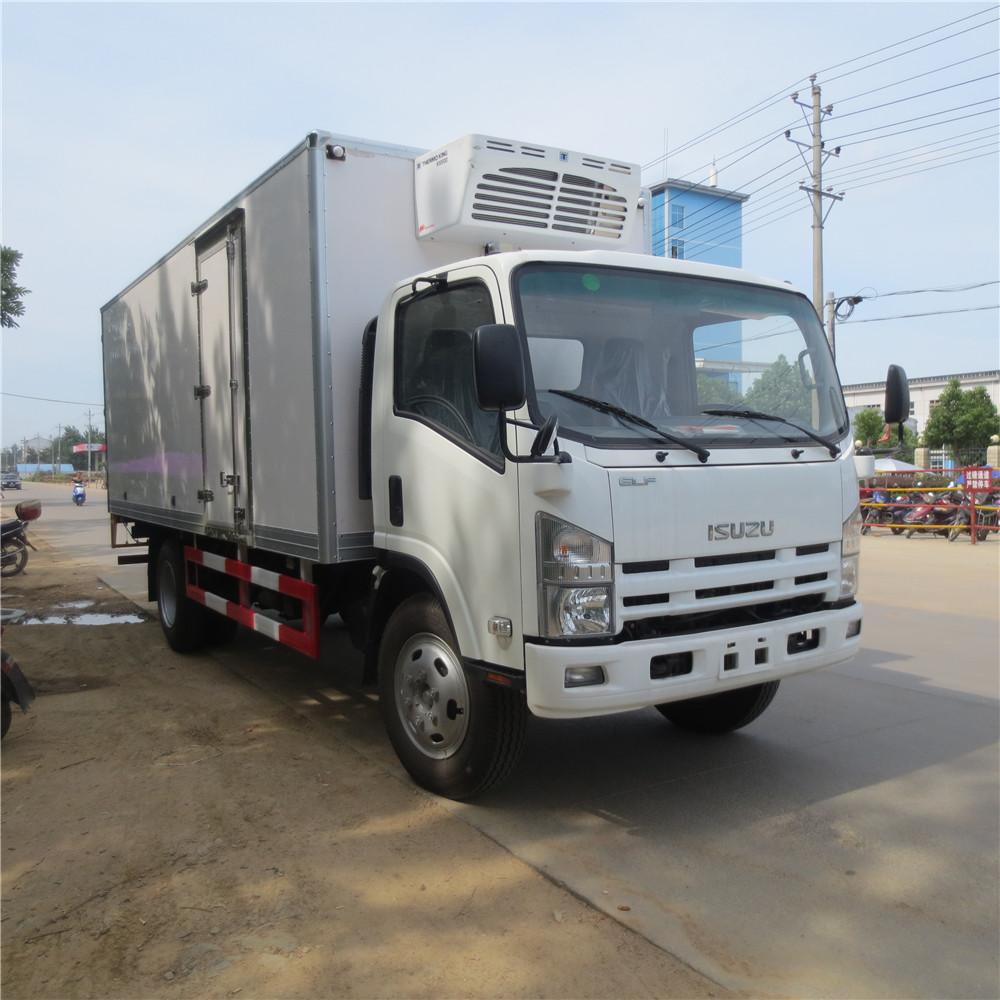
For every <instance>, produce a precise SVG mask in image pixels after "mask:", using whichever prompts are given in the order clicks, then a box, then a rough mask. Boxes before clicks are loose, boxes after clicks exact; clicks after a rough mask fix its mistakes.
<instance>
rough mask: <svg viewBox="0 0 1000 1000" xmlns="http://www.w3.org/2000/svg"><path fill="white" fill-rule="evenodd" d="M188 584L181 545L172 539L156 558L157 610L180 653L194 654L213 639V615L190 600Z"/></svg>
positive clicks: (166, 631) (165, 632) (170, 643)
mask: <svg viewBox="0 0 1000 1000" xmlns="http://www.w3.org/2000/svg"><path fill="white" fill-rule="evenodd" d="M185 580H186V575H185V569H184V560H183V558H182V556H181V549H180V545H178V543H177V542H176V541H174V540H173V539H168V540H167V541H165V542H163V544H162V545H161V546H160V550H159V552H158V553H157V556H156V606H157V609H158V610H159V612H160V628H162V629H163V634H164V635H165V636H166V639H167V642H168V643H169V645H170V648H171V649H172V650H174V651H175V652H177V653H191V652H193V651H194V650H196V649H200V648H201V647H202V646H204V645H205V643H206V642H208V641H209V639H210V638H211V624H212V623H211V622H210V620H209V619H210V616H211V612H209V611H207V610H206V609H205V607H204V605H201V604H198V603H197V601H192V600H191V599H190V598H189V597H188V596H187V594H186V593H185V590H186V587H185ZM212 617H214V616H212Z"/></svg>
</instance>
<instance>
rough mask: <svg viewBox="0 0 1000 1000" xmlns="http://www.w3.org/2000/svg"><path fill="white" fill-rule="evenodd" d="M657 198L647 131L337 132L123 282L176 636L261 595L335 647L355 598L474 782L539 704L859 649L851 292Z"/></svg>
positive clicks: (130, 422)
mask: <svg viewBox="0 0 1000 1000" xmlns="http://www.w3.org/2000/svg"><path fill="white" fill-rule="evenodd" d="M331 151H332V152H331ZM660 211H661V206H659V205H658V203H657V202H656V201H655V199H654V198H653V197H652V196H651V195H650V193H649V192H648V191H644V190H643V189H642V187H641V183H640V178H639V167H638V166H637V165H636V164H634V163H628V162H626V161H624V160H619V159H613V158H609V157H605V156H595V155H591V154H583V153H579V152H574V151H572V150H567V149H563V148H561V147H554V146H544V145H539V144H534V143H524V142H519V141H516V140H511V139H502V138H499V137H496V136H488V135H470V136H465V137H464V138H462V139H459V140H456V141H455V142H452V143H450V144H448V145H446V146H443V147H441V148H439V149H436V150H433V151H431V152H429V153H428V152H424V151H421V150H416V149H410V148H404V147H401V146H393V145H388V144H384V143H375V142H369V141H367V140H361V139H353V138H349V137H346V136H340V135H333V134H330V133H325V132H314V133H311V134H309V135H308V136H306V137H305V139H304V140H303V141H302V142H300V143H299V144H297V145H296V146H295V147H294V148H293V149H292V150H290V151H289V152H288V154H287V155H285V156H284V157H282V158H281V159H280V160H279V161H278V162H277V163H276V164H275V165H274V166H273V167H271V168H270V169H269V170H267V171H266V172H265V173H264V174H262V175H261V176H260V177H258V178H257V179H256V180H255V181H253V182H252V183H251V184H250V185H248V186H247V187H246V188H245V189H244V190H243V191H241V192H239V193H238V194H237V195H236V196H235V197H234V198H233V199H232V200H231V201H229V202H228V203H227V204H226V205H224V206H223V207H222V208H220V209H219V211H218V212H216V213H215V214H214V215H213V216H212V217H211V218H209V219H207V220H206V221H205V222H204V223H203V224H202V225H200V226H198V227H197V228H196V229H195V230H194V231H193V232H192V233H191V234H190V235H189V236H188V237H186V238H185V239H183V240H181V241H180V242H179V243H178V244H177V245H176V246H175V247H174V248H173V249H172V250H170V251H169V252H168V253H167V254H165V255H164V256H163V257H162V258H161V259H160V260H159V261H157V262H156V263H155V264H154V265H153V266H152V267H150V268H149V269H148V270H147V271H145V272H144V273H143V274H141V275H140V277H138V278H137V279H136V280H135V281H134V282H132V283H131V284H130V285H129V286H128V287H127V288H125V289H124V290H123V291H122V292H120V293H119V294H118V295H116V296H115V297H114V298H113V299H112V300H111V301H110V302H108V303H107V304H106V305H105V306H104V307H103V309H102V311H101V325H102V345H103V356H104V379H105V399H106V401H107V402H106V414H105V416H106V421H107V430H108V508H109V512H110V515H111V519H112V545H113V546H116V547H117V546H118V538H119V537H124V538H125V539H126V540H127V544H128V546H129V552H128V553H126V554H125V555H123V556H122V557H121V558H122V559H123V560H125V561H129V562H136V561H137V560H143V559H144V560H145V561H146V564H147V581H148V590H149V596H150V599H151V600H155V601H157V603H158V606H159V610H160V621H161V626H162V629H163V632H164V636H165V638H166V640H167V642H168V643H169V644H170V646H171V648H172V649H174V650H175V651H177V652H179V653H185V652H190V651H192V650H196V649H199V648H201V647H202V646H204V645H205V644H206V643H209V642H214V643H218V642H221V641H225V640H227V639H228V638H230V637H231V636H232V635H233V634H234V632H235V629H236V628H237V627H238V626H239V625H240V624H242V625H244V626H246V627H247V628H250V629H253V630H254V631H256V632H260V633H262V634H264V635H267V636H269V637H270V638H271V639H274V640H276V641H278V642H281V643H284V644H286V645H289V646H291V647H292V648H294V649H297V650H299V651H301V652H303V653H305V654H306V655H309V656H312V657H315V658H322V655H323V652H324V650H323V645H324V644H323V636H324V631H323V625H324V622H326V620H327V619H328V618H329V617H330V616H331V615H333V614H339V616H340V618H341V620H342V621H343V623H344V625H345V626H346V628H347V630H348V633H349V635H350V638H351V640H352V642H353V643H354V644H355V645H356V646H357V648H358V649H359V651H360V652H361V654H362V656H363V658H364V671H365V682H366V683H368V684H371V685H377V687H378V691H379V694H380V700H381V705H382V711H383V715H384V719H385V725H386V730H387V733H388V736H389V739H390V740H391V742H392V745H393V747H394V749H395V751H396V753H397V754H398V755H399V758H400V760H401V761H402V763H403V765H404V766H405V767H406V769H407V770H408V771H409V773H410V774H411V775H412V776H413V778H414V780H415V781H417V782H418V783H420V784H421V785H423V786H424V787H426V788H429V789H431V790H433V791H434V792H437V793H438V794H441V795H446V796H450V797H453V798H459V799H465V798H471V797H473V796H476V795H478V794H480V793H482V792H483V791H485V790H486V789H488V788H490V787H491V786H493V785H495V784H496V783H497V782H499V781H501V780H503V779H504V778H506V777H507V776H508V775H509V774H510V773H511V772H512V771H513V769H514V768H515V766H516V763H517V760H518V756H519V753H520V750H521V747H522V745H523V742H524V735H525V732H526V726H527V721H528V719H529V717H530V716H531V715H536V716H542V717H551V718H583V717H587V716H594V715H602V714H608V713H612V712H624V711H628V710H632V709H640V708H648V707H656V708H658V709H659V710H660V712H661V713H662V714H663V715H664V716H665V717H666V718H667V719H668V720H669V721H670V722H671V723H672V724H673V725H676V726H680V727H684V728H688V729H695V730H699V731H704V732H725V731H729V730H732V729H736V728H739V727H741V726H745V725H747V724H748V723H750V722H752V721H753V720H754V719H756V718H757V717H758V716H759V715H760V714H761V713H762V712H763V711H764V710H765V708H766V707H767V706H768V704H769V703H770V702H771V700H772V698H773V697H774V693H775V691H776V690H777V687H778V684H779V683H780V681H781V680H783V679H784V678H786V677H789V676H792V675H794V674H796V673H800V672H802V671H805V670H812V669H816V668H819V667H823V666H827V665H830V664H833V663H838V662H841V661H843V660H845V659H848V658H850V657H851V656H853V655H854V653H855V652H856V651H857V649H858V646H859V643H860V632H861V621H862V618H863V611H862V608H861V605H860V603H859V602H858V601H857V584H858V568H859V567H858V562H859V558H860V556H859V549H860V518H859V513H858V491H857V473H856V468H855V456H854V446H853V442H852V440H851V434H850V423H849V420H848V415H847V409H846V407H845V406H844V400H843V394H842V392H841V389H840V383H839V381H838V378H837V372H836V368H835V366H834V363H833V359H832V356H831V354H830V349H829V346H828V344H827V342H826V338H825V337H824V334H823V328H822V325H821V323H820V321H819V318H818V317H817V315H816V312H815V310H814V309H813V307H812V305H811V303H810V301H809V299H808V298H807V297H806V296H805V295H803V294H802V293H801V292H799V291H796V290H795V289H792V288H790V287H789V286H788V285H787V284H785V283H784V282H782V281H775V280H771V279H768V278H763V277H760V276H757V275H754V274H750V273H748V272H746V271H743V270H741V269H734V268H725V267H718V266H714V265H711V264H704V263H697V262H693V261H684V260H674V259H664V258H662V257H656V256H653V255H652V253H651V248H652V246H653V228H654V226H658V225H661V224H662V217H661V216H660V215H659V214H658V213H659V212H660ZM657 220H658V221H657ZM907 409H908V407H907V386H906V380H905V375H904V374H903V373H902V370H901V369H898V368H895V366H893V367H892V368H890V374H889V378H888V380H887V392H886V420H887V422H890V423H894V422H898V421H900V420H902V419H904V418H905V415H906V413H907ZM748 413H749V414H757V415H758V416H759V415H761V414H764V415H766V417H767V419H759V420H758V419H746V415H747V414H748ZM765 526H766V530H765ZM119 528H124V529H125V530H124V533H122V532H119V530H118V529H119ZM137 544H141V545H144V546H146V551H145V553H143V554H137V551H136V549H135V546H136V545H137Z"/></svg>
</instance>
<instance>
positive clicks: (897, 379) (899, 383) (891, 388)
mask: <svg viewBox="0 0 1000 1000" xmlns="http://www.w3.org/2000/svg"><path fill="white" fill-rule="evenodd" d="M909 415H910V383H909V382H908V381H907V378H906V372H905V371H903V369H902V368H900V367H899V365H889V370H888V372H886V376H885V422H886V423H887V424H902V423H903V421H904V420H906V418H907V417H908V416H909Z"/></svg>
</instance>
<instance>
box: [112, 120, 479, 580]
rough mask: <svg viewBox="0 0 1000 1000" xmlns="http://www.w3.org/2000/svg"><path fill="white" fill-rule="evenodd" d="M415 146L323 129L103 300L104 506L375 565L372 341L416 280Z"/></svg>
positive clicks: (451, 251)
mask: <svg viewBox="0 0 1000 1000" xmlns="http://www.w3.org/2000/svg"><path fill="white" fill-rule="evenodd" d="M418 152H419V151H418V150H412V149H404V148H402V147H394V146H386V145H374V144H371V143H367V142H363V141H358V140H351V139H347V138H341V137H336V138H335V137H333V136H330V135H328V134H324V133H313V134H311V135H310V136H309V137H308V138H307V139H306V140H305V141H304V142H303V143H301V144H300V145H299V146H297V147H296V148H295V149H293V150H292V151H291V152H290V153H289V154H288V155H287V156H285V157H284V158H283V159H282V160H280V161H279V162H278V163H277V164H275V165H274V166H273V167H272V168H271V169H270V170H268V171H267V172H266V173H265V174H264V175H262V176H261V177H260V178H258V179H257V180H256V181H254V182H253V183H252V184H251V185H250V186H249V187H247V188H246V189H245V190H244V191H243V192H241V193H240V194H239V195H237V197H235V198H234V199H233V200H232V201H231V202H230V203H229V204H227V205H226V206H225V207H223V208H222V209H220V210H219V211H218V212H217V213H216V214H215V215H214V216H213V217H212V218H210V219H209V220H208V221H207V222H205V223H204V224H203V225H202V226H200V227H199V228H198V229H197V230H196V231H195V232H194V233H192V234H191V235H190V236H189V237H188V238H187V239H185V240H184V241H183V242H181V243H180V244H179V245H178V246H177V247H175V248H174V249H173V250H172V251H170V253H168V254H167V255H166V256H165V257H164V258H162V259H161V260H160V261H158V262H157V263H156V264H155V265H154V266H153V267H151V268H150V269H149V270H148V271H146V272H145V273H144V274H143V275H142V276H141V277H140V278H138V279H137V280H136V281H134V282H133V283H132V284H131V285H129V286H128V287H127V288H126V289H125V290H124V291H123V292H121V293H120V294H119V295H117V296H116V297H115V298H114V299H112V300H111V301H110V302H109V303H108V304H107V305H105V306H104V307H103V309H102V310H101V312H102V337H103V349H104V366H105V399H106V420H107V431H108V443H109V448H108V505H109V509H110V511H111V513H112V514H117V515H120V516H122V517H128V518H132V519H135V520H138V521H140V522H146V523H151V524H161V525H164V526H168V527H173V528H180V529H186V530H190V531H191V532H193V533H197V534H218V535H220V536H224V537H229V538H234V539H238V540H240V541H245V542H246V543H247V544H248V545H250V546H252V547H256V548H262V549H267V550H271V551H275V552H279V553H284V554H288V555H294V556H299V557H303V558H306V559H309V560H315V561H318V562H324V563H327V562H337V561H342V560H350V559H355V558H364V557H366V556H368V555H369V554H370V545H371V504H370V502H369V501H363V500H361V499H359V495H358V483H357V410H358V376H359V371H360V350H361V336H362V332H363V330H364V327H365V325H366V323H367V322H368V321H369V320H370V319H371V318H372V317H373V316H374V315H375V314H376V313H377V312H378V309H379V307H380V306H381V303H382V300H383V298H384V297H385V295H386V293H387V291H388V290H389V289H390V288H391V287H393V285H394V283H395V282H398V280H399V279H400V278H402V277H405V276H406V275H407V274H412V273H415V272H417V271H420V270H423V269H426V268H428V267H435V266H437V264H438V263H439V262H441V263H443V262H445V261H449V260H456V259H459V258H461V257H462V256H468V255H469V249H470V248H469V247H468V246H467V245H465V246H457V245H456V244H454V243H450V242H446V241H442V242H418V241H417V239H416V238H415V235H414V206H413V161H414V156H415V155H416V154H417V153H418Z"/></svg>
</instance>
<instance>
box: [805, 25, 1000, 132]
mask: <svg viewBox="0 0 1000 1000" xmlns="http://www.w3.org/2000/svg"><path fill="white" fill-rule="evenodd" d="M998 20H1000V19H998ZM995 76H1000V72H997V73H986V74H985V75H984V76H976V77H973V78H972V79H971V80H962V81H960V82H959V83H950V84H948V85H947V86H945V87H935V89H934V90H924V91H922V92H921V93H919V94H910V95H908V96H907V97H898V98H896V100H894V101H885V102H883V103H882V104H872V105H871V106H870V107H867V108H858V110H857V111H848V112H847V113H846V114H842V115H837V120H838V121H839V120H840V119H841V118H851V117H853V116H854V115H863V114H867V113H868V112H869V111H878V110H880V109H881V108H888V107H891V106H892V105H894V104H903V103H905V102H906V101H915V100H916V99H917V98H918V97H929V96H930V95H932V94H940V93H941V91H943V90H954V89H955V88H956V87H966V86H968V85H969V84H970V83H979V82H980V81H981V80H991V79H992V78H993V77H995ZM995 100H997V98H995V97H988V98H986V99H985V100H982V101H974V102H972V103H971V104H962V105H960V106H959V107H957V108H946V109H944V110H942V111H936V112H934V114H944V113H945V111H962V110H964V109H965V108H972V107H975V106H976V105H977V104H985V103H986V102H987V101H995ZM924 117H925V118H926V117H930V116H929V115H925V116H924ZM912 120H913V121H916V119H912ZM807 127H808V126H807V125H805V124H802V125H796V126H795V128H797V129H798V128H807Z"/></svg>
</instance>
